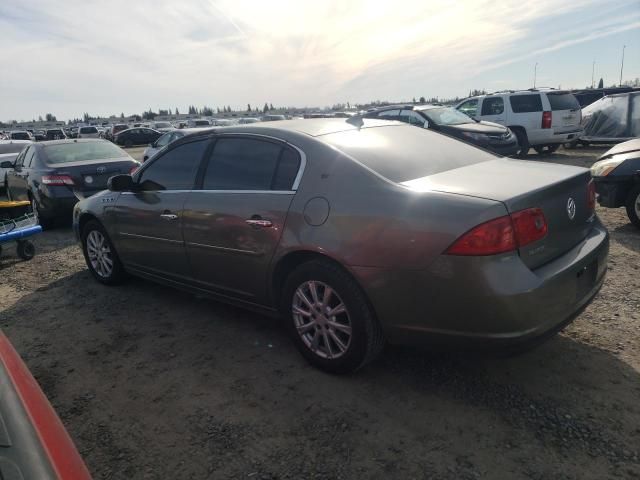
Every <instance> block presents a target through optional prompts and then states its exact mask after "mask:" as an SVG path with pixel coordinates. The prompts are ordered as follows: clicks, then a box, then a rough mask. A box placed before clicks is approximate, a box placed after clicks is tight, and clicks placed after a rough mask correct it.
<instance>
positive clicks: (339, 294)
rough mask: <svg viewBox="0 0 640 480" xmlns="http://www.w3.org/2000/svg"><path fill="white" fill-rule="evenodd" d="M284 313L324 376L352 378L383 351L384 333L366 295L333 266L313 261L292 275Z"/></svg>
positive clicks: (301, 347)
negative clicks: (333, 375) (335, 375)
mask: <svg viewBox="0 0 640 480" xmlns="http://www.w3.org/2000/svg"><path fill="white" fill-rule="evenodd" d="M282 310H283V313H284V315H285V318H286V321H287V328H288V330H289V332H290V334H291V336H292V338H293V341H294V343H295V344H296V346H297V347H298V350H299V351H300V353H301V354H302V356H304V357H305V359H306V360H307V361H308V362H309V363H311V364H312V365H313V366H315V367H317V368H319V369H321V370H324V371H326V372H330V373H350V372H354V371H356V370H358V369H359V368H361V367H363V366H364V365H366V364H367V363H369V362H371V361H372V360H373V359H374V358H375V357H377V356H378V355H379V354H380V352H381V351H382V349H383V347H384V344H385V341H384V335H383V333H382V329H381V328H380V325H379V323H378V321H377V319H376V318H375V314H374V312H373V309H372V308H371V306H370V305H369V302H368V301H367V298H366V297H365V294H364V292H363V291H362V289H361V288H360V286H359V285H358V284H357V283H356V281H355V280H354V279H353V278H352V277H351V276H350V275H349V274H348V273H347V272H345V271H344V270H343V269H341V268H340V267H339V266H337V265H335V264H333V263H331V262H329V261H326V260H312V261H310V262H307V263H303V264H302V265H300V266H298V267H297V268H296V269H295V270H293V272H291V274H290V275H289V276H288V278H287V280H286V282H285V286H284V290H283V298H282Z"/></svg>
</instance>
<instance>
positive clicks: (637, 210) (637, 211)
mask: <svg viewBox="0 0 640 480" xmlns="http://www.w3.org/2000/svg"><path fill="white" fill-rule="evenodd" d="M625 207H626V209H627V216H628V217H629V220H631V223H633V224H634V225H635V226H636V227H638V228H640V184H638V185H636V186H635V187H634V188H632V189H631V191H630V192H629V194H628V195H627V202H626V205H625Z"/></svg>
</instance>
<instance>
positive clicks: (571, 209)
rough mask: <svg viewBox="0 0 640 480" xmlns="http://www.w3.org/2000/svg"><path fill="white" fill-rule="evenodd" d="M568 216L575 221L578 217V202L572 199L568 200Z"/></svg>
mask: <svg viewBox="0 0 640 480" xmlns="http://www.w3.org/2000/svg"><path fill="white" fill-rule="evenodd" d="M567 215H568V216H569V220H573V219H574V218H575V216H576V202H575V200H574V199H573V198H571V197H569V200H567Z"/></svg>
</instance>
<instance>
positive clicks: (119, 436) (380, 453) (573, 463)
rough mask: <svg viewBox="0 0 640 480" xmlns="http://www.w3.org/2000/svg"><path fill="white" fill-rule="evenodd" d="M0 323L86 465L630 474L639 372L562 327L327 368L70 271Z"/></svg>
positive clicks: (271, 322)
mask: <svg viewBox="0 0 640 480" xmlns="http://www.w3.org/2000/svg"><path fill="white" fill-rule="evenodd" d="M578 321H586V320H582V319H578ZM0 324H1V325H2V327H3V329H4V330H5V333H6V334H7V335H8V337H9V338H10V340H11V341H12V342H13V343H14V345H15V346H16V348H17V349H18V350H19V352H20V353H21V354H22V355H23V357H24V358H25V361H26V362H27V364H28V366H29V367H30V368H31V369H32V372H33V373H34V375H35V376H36V378H37V379H38V381H39V382H40V383H41V385H42V387H43V389H44V391H45V393H46V394H47V395H48V396H49V397H50V399H51V400H52V403H53V404H54V406H55V407H56V408H57V410H58V412H59V413H60V415H61V417H62V418H63V420H64V423H65V425H66V426H67V428H68V429H69V430H70V432H71V433H72V435H73V437H74V439H75V441H76V443H77V445H78V447H79V450H80V452H81V454H82V455H83V456H84V458H85V459H86V461H87V463H88V465H89V467H90V469H91V470H92V472H93V474H94V475H95V476H96V477H100V478H103V477H105V478H106V477H110V476H112V477H113V478H156V477H155V476H153V474H154V472H155V474H158V475H159V474H160V473H164V474H167V475H169V476H174V477H175V478H205V477H206V476H207V475H210V474H211V472H212V471H213V472H216V474H217V475H218V478H235V477H246V476H247V475H248V474H250V473H252V472H267V473H268V474H269V475H271V476H273V477H286V476H287V475H289V476H291V477H292V478H298V477H299V476H303V477H309V476H310V475H312V474H314V473H315V474H317V473H318V471H319V470H318V469H324V470H321V471H323V472H325V475H324V476H320V477H319V478H337V477H342V478H389V476H392V477H394V478H411V477H415V476H436V478H477V477H478V476H482V472H485V473H486V472H493V473H495V472H501V471H502V472H507V473H505V474H506V475H507V476H508V477H509V478H519V477H522V478H525V477H526V478H550V477H555V476H556V475H560V474H561V473H562V475H564V473H565V472H570V473H571V474H570V475H569V477H568V478H604V477H607V476H609V475H614V476H619V477H621V478H622V477H624V476H626V475H627V474H628V473H629V472H631V473H632V474H634V475H635V473H637V472H640V469H639V467H638V462H639V458H638V456H639V453H638V451H637V450H638V449H637V448H634V447H633V445H636V446H637V443H636V442H634V439H636V440H637V435H638V433H640V432H639V431H638V429H637V425H638V424H639V423H638V420H639V419H640V406H639V405H638V402H637V398H638V396H639V395H640V387H639V385H640V375H638V372H636V371H635V370H634V369H633V368H631V367H630V366H629V365H628V364H627V363H625V362H624V361H622V360H621V359H620V358H618V356H616V355H614V354H612V353H610V352H608V351H604V350H601V349H599V348H596V347H593V346H590V345H588V344H586V343H581V342H578V341H575V340H572V339H571V338H569V337H567V336H564V335H559V336H557V337H555V338H553V339H551V340H549V341H548V342H547V343H545V344H544V345H542V346H540V347H538V348H537V349H535V350H533V351H530V352H528V353H526V354H523V355H521V356H518V357H514V358H494V357H490V356H486V355H478V354H434V353H429V352H426V351H421V350H416V349H408V348H400V347H390V348H387V350H386V351H385V353H384V354H383V355H382V356H381V357H380V358H379V359H378V360H377V361H376V362H374V363H373V364H372V365H370V366H368V367H366V368H364V369H363V370H361V371H359V372H357V373H355V374H353V375H348V376H333V375H328V374H325V373H322V372H320V371H318V370H316V369H314V368H312V367H310V366H308V365H307V364H306V363H305V362H304V361H303V360H302V358H301V357H300V355H299V354H298V353H297V352H296V351H295V348H294V347H293V346H292V343H291V342H290V341H289V339H288V338H287V336H286V334H285V332H284V329H283V328H281V325H280V323H279V321H278V320H276V319H272V318H268V317H264V316H262V315H258V314H253V313H247V312H246V311H244V310H240V309H237V308H234V307H230V306H225V305H223V304H220V303H217V302H214V301H211V300H209V299H205V298H199V297H194V296H192V295H190V294H187V293H182V292H179V291H176V290H173V289H169V288H165V287H162V286H158V285H155V284H152V283H150V282H147V281H143V280H139V279H133V278H132V279H130V280H129V281H128V282H127V283H126V284H125V285H123V286H119V287H105V286H103V285H100V284H98V283H97V282H95V281H94V280H93V279H92V278H91V276H90V274H89V273H88V272H87V271H81V272H77V273H75V274H72V275H70V276H68V277H64V278H62V279H60V280H57V281H55V282H52V283H51V284H49V285H47V287H46V288H43V289H40V290H39V291H37V292H35V293H32V294H29V295H27V296H25V297H23V298H22V299H20V301H19V302H17V303H15V304H14V305H12V306H10V307H8V308H7V309H5V310H4V311H2V312H0ZM497 452H499V453H500V456H499V458H498V457H497V456H496V455H497ZM525 457H526V458H533V460H531V461H527V462H524V461H523V458H525ZM185 460H188V461H187V462H186V464H185ZM149 472H151V473H149ZM147 475H148V476H147ZM258 478H262V477H258ZM268 478H271V477H268ZM496 478H500V477H496Z"/></svg>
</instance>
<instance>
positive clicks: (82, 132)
mask: <svg viewBox="0 0 640 480" xmlns="http://www.w3.org/2000/svg"><path fill="white" fill-rule="evenodd" d="M78 138H100V132H99V131H98V129H97V128H96V127H80V128H78Z"/></svg>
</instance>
